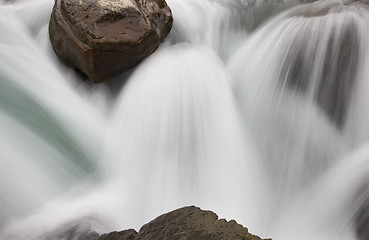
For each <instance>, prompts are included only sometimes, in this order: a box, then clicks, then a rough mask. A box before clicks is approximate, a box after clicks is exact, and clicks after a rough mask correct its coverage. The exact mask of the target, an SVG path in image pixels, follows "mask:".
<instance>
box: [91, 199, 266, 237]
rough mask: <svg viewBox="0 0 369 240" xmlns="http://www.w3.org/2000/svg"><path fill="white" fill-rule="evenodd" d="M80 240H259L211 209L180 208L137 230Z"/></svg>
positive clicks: (234, 222) (245, 229)
mask: <svg viewBox="0 0 369 240" xmlns="http://www.w3.org/2000/svg"><path fill="white" fill-rule="evenodd" d="M84 240H262V239H261V238H259V237H258V236H255V235H252V234H250V233H249V232H248V229H247V228H245V227H243V226H242V225H240V224H238V223H237V222H236V221H234V220H231V221H229V222H227V221H226V220H224V219H218V216H217V215H216V214H215V213H213V212H211V211H204V210H201V209H200V208H198V207H194V206H191V207H184V208H180V209H177V210H175V211H172V212H169V213H166V214H164V215H161V216H159V217H157V218H156V219H154V220H153V221H151V222H149V223H147V224H145V225H144V226H143V227H142V228H141V229H140V231H139V232H136V231H135V230H133V229H129V230H125V231H121V232H111V233H109V234H103V235H101V236H97V234H96V235H95V236H92V235H90V236H89V237H88V238H86V239H84Z"/></svg>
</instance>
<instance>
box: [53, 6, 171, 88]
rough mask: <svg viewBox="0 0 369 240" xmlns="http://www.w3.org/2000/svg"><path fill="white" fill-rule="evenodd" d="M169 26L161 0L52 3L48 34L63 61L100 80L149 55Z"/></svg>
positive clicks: (166, 12) (168, 18) (120, 71)
mask: <svg viewBox="0 0 369 240" xmlns="http://www.w3.org/2000/svg"><path fill="white" fill-rule="evenodd" d="M172 24H173V18H172V13H171V10H170V8H169V7H168V5H167V4H166V2H165V1H164V0H109V1H108V0H80V1H76V0H56V1H55V5H54V8H53V12H52V14H51V18H50V24H49V34H50V40H51V43H52V46H53V49H54V51H55V53H56V54H57V56H58V57H59V58H60V59H61V60H62V61H63V62H65V63H66V64H67V65H70V66H73V67H75V68H77V69H79V70H80V71H82V72H83V73H85V74H86V75H87V76H88V77H89V78H90V79H91V80H92V81H94V82H102V81H105V80H107V79H108V78H111V77H113V76H116V75H118V74H120V73H122V72H124V71H126V70H128V69H130V68H132V67H134V66H135V65H137V64H138V63H139V62H140V61H142V60H143V59H144V58H145V57H147V56H149V55H150V54H152V53H153V52H154V51H155V50H156V49H157V48H158V46H159V44H160V41H162V40H163V39H164V38H165V37H166V35H167V34H168V33H169V31H170V29H171V27H172Z"/></svg>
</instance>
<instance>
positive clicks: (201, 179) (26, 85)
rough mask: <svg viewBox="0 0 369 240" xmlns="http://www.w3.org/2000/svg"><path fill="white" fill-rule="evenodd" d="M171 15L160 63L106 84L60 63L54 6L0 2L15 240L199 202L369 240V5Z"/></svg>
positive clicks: (7, 181) (216, 3)
mask: <svg viewBox="0 0 369 240" xmlns="http://www.w3.org/2000/svg"><path fill="white" fill-rule="evenodd" d="M167 3H168V5H169V6H170V7H171V9H172V11H173V16H174V19H175V22H174V26H173V29H172V32H171V33H170V34H169V35H168V38H167V39H166V41H165V42H164V43H162V44H161V46H160V48H159V49H158V51H156V52H155V53H154V54H153V55H152V56H150V57H148V58H147V59H146V60H145V61H143V62H142V63H141V64H140V65H139V66H138V67H136V68H135V69H133V70H132V71H130V72H129V73H126V74H124V75H121V76H119V77H117V78H115V79H112V81H111V82H110V83H104V84H100V85H92V84H88V83H86V82H83V81H81V79H79V76H78V74H76V73H75V72H74V71H73V69H68V68H67V67H65V66H63V65H62V64H61V63H60V62H59V61H58V59H57V57H56V56H55V54H54V53H53V51H52V48H51V46H50V43H49V40H48V31H47V29H48V28H47V27H48V20H49V16H50V13H51V9H52V5H53V2H52V1H49V0H34V1H32V3H30V2H28V1H22V0H18V1H10V2H9V1H1V0H0V30H1V33H2V34H0V126H1V127H0V143H1V144H0V189H1V192H2V193H1V197H0V239H7V240H22V239H28V240H36V239H37V240H49V239H60V240H62V239H74V238H77V236H78V235H80V236H83V234H86V233H88V232H89V231H97V232H99V233H105V232H108V231H113V230H122V229H126V228H132V227H134V228H136V229H138V228H139V227H140V226H141V225H142V224H144V223H146V222H147V221H149V220H151V219H153V218H154V217H156V216H158V215H160V214H162V213H164V212H166V211H170V210H173V209H175V208H179V207H182V206H185V205H198V206H200V207H202V208H203V209H210V210H213V211H215V212H216V213H217V214H218V215H219V216H220V217H222V218H227V219H233V218H234V219H236V220H237V221H238V222H240V223H241V224H244V225H245V226H247V227H248V228H249V229H250V232H253V233H254V232H255V233H257V234H258V235H260V236H262V237H272V238H273V239H277V240H278V239H283V240H289V239H307V240H311V239H318V240H320V239H321V240H323V239H324V240H333V239H335V240H336V239H342V240H365V239H368V234H369V233H368V230H367V229H368V226H369V211H368V209H367V208H368V205H369V187H368V186H369V180H368V179H369V162H368V161H369V152H368V149H369V146H368V145H367V144H368V143H367V137H368V134H369V125H368V124H367V123H368V122H369V113H368V112H367V111H366V110H367V109H366V104H367V102H368V100H369V99H368V98H369V97H368V92H369V84H368V83H367V79H366V78H367V76H368V69H369V66H368V64H369V62H368V60H369V52H368V51H369V48H368V47H367V46H366V43H367V42H369V41H368V39H369V29H368V26H369V24H368V23H369V6H368V5H367V4H368V3H367V1H364V0H362V1H353V0H320V1H297V0H284V1H282V0H281V1H269V0H261V1H256V0H232V1H225V0H202V1H195V0H182V1H176V0H167ZM123 83H124V84H123ZM72 232H73V234H74V235H71V234H72Z"/></svg>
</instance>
